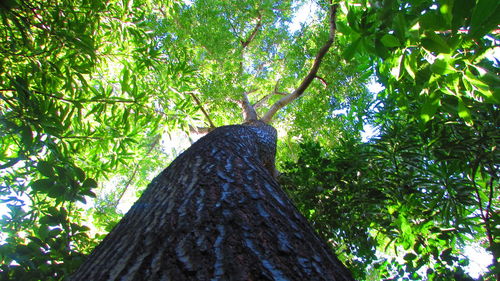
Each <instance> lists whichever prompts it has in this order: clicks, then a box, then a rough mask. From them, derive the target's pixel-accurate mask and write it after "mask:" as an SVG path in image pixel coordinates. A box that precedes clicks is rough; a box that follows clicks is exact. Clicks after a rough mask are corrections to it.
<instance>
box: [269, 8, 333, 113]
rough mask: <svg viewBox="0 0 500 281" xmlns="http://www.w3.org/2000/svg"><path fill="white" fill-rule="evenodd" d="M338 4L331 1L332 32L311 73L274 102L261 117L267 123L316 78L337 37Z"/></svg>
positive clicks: (317, 56)
mask: <svg viewBox="0 0 500 281" xmlns="http://www.w3.org/2000/svg"><path fill="white" fill-rule="evenodd" d="M337 7H338V5H337V4H331V2H330V7H329V8H330V9H329V25H330V33H329V35H328V40H327V41H326V42H325V44H324V45H323V46H322V47H321V49H320V50H319V51H318V53H317V54H316V58H315V59H314V62H313V65H312V67H311V69H310V70H309V73H308V74H307V75H306V77H305V78H304V79H303V80H302V82H301V83H300V85H299V87H297V89H295V90H294V91H293V92H292V93H290V94H289V95H287V96H285V97H283V98H281V99H280V100H278V101H277V102H276V103H274V104H273V105H272V106H271V108H270V109H269V111H268V112H267V113H266V114H265V115H264V117H262V118H261V121H263V122H265V123H269V122H271V119H272V118H273V116H274V114H276V112H278V110H280V109H281V108H283V107H284V106H285V105H287V104H289V103H290V102H292V101H293V100H295V99H297V98H299V97H300V96H301V95H302V94H303V93H304V92H305V90H306V89H307V88H308V87H309V85H310V84H311V82H312V81H313V80H314V78H315V77H317V76H316V74H317V73H318V69H319V67H320V65H321V62H322V60H323V58H324V56H325V55H326V53H327V52H328V50H329V49H330V47H331V46H332V45H333V40H334V38H335V30H336V29H337V27H336V25H335V19H336V16H337Z"/></svg>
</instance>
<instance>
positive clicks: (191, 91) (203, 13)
mask: <svg viewBox="0 0 500 281" xmlns="http://www.w3.org/2000/svg"><path fill="white" fill-rule="evenodd" d="M333 4H335V5H337V6H336V7H337V9H336V21H335V24H334V25H331V24H330V22H329V16H328V11H329V9H330V5H331V2H329V1H323V0H312V1H305V0H281V1H276V0H260V1H257V0H241V1H225V0H194V1H174V0H122V1H115V0H109V1H100V0H80V1H70V0H49V1H47V0H32V1H20V0H4V1H1V2H0V18H1V22H0V26H1V28H0V34H1V36H0V169H1V170H0V177H1V181H0V227H1V233H0V277H1V279H2V280H62V279H63V278H65V277H67V276H68V275H69V274H71V273H72V272H73V271H74V270H75V269H76V268H78V266H79V265H80V264H81V263H82V261H83V260H84V258H85V256H86V255H87V254H89V253H90V251H91V250H92V249H93V248H94V247H95V246H96V245H97V244H98V243H99V242H100V241H101V240H102V239H103V237H104V236H105V235H106V233H108V232H109V231H110V230H111V229H112V227H113V226H114V225H115V224H116V223H117V222H118V221H119V220H120V218H121V217H122V216H123V210H121V209H120V208H117V206H118V205H119V204H120V202H122V203H123V201H126V200H129V201H130V200H131V201H134V200H135V199H136V198H138V197H139V196H140V194H141V192H142V191H143V190H144V188H145V187H146V186H147V184H148V183H149V181H150V180H151V179H152V178H153V177H154V176H155V175H156V174H157V173H158V172H160V171H161V170H162V169H164V168H165V167H167V166H168V164H169V163H170V162H171V161H172V160H173V159H174V158H175V156H177V154H178V151H174V150H172V147H173V146H175V145H174V144H173V143H174V142H175V141H173V139H177V138H181V137H182V136H186V137H184V138H185V139H187V138H193V139H194V138H197V137H199V136H200V135H202V134H203V133H206V132H207V131H209V130H211V129H213V128H214V127H219V126H223V125H229V124H239V123H241V122H242V118H241V115H240V114H241V109H240V107H239V106H240V105H239V104H238V102H237V101H239V100H241V99H242V97H247V98H248V100H249V102H251V103H252V104H253V105H254V107H255V108H257V113H258V114H260V115H261V116H262V115H263V114H264V113H266V112H267V110H268V109H269V108H270V107H271V106H272V105H273V104H275V103H276V102H277V101H278V100H280V99H281V98H282V97H284V96H286V95H289V94H290V93H292V92H294V90H296V89H297V87H299V86H300V85H301V82H302V81H303V80H304V78H305V77H306V76H307V75H308V73H310V69H311V67H313V64H314V63H315V61H316V60H315V58H316V56H317V54H318V52H319V51H320V49H321V48H322V46H324V44H325V42H327V41H328V40H329V38H330V35H332V34H333V35H334V40H333V45H332V46H331V48H330V49H329V50H328V52H327V53H326V54H325V56H324V57H323V59H322V61H321V64H320V65H319V70H318V72H317V73H316V74H315V75H314V77H312V82H311V83H310V84H309V85H308V87H307V89H305V91H304V93H303V94H301V95H300V97H299V98H298V99H296V100H294V101H293V102H291V103H290V104H287V105H286V106H285V107H284V108H282V109H281V110H280V111H279V112H277V113H276V114H275V115H274V118H273V120H272V125H273V126H275V127H276V129H277V130H278V133H279V140H278V156H277V160H276V161H277V167H278V170H279V171H280V172H281V175H280V176H279V181H280V183H281V185H282V187H283V188H284V189H285V191H286V192H287V193H288V194H289V195H290V197H291V198H292V199H293V201H294V203H295V204H296V206H297V207H298V208H299V210H300V211H301V212H302V213H303V214H304V216H306V217H307V218H308V219H309V221H310V222H311V224H312V225H313V227H314V228H315V230H316V231H317V232H318V233H319V234H320V235H321V236H322V237H323V238H324V239H325V241H328V243H329V244H330V245H331V247H332V250H333V251H334V252H335V253H336V255H337V256H338V257H339V258H340V259H341V260H342V261H343V262H344V263H345V264H346V265H347V267H348V268H349V269H350V270H351V271H352V272H353V274H354V276H355V278H356V279H357V280H384V279H387V280H453V279H455V280H475V279H480V280H499V276H500V275H499V274H500V266H499V265H498V261H499V258H500V246H499V242H500V229H499V227H498V225H500V213H499V188H498V186H499V181H498V180H499V179H498V177H499V174H500V173H499V165H500V164H499V159H500V157H499V156H500V155H499V152H498V141H499V140H500V134H499V133H498V128H499V127H500V124H499V112H500V111H499V110H498V109H499V108H498V107H499V103H500V78H499V77H500V76H499V63H500V61H499V59H500V47H499V42H500V41H499V40H500V39H499V34H500V31H499V30H500V27H499V24H500V18H499V17H498V15H499V14H500V2H499V1H497V0H474V1H470V0H439V1H437V0H372V1H367V0H358V1H337V2H334V3H333ZM298 18H303V19H304V20H299V19H298ZM332 26H333V28H332ZM374 83H378V84H379V85H380V89H381V90H380V91H378V92H373V91H370V90H369V88H370V87H369V85H373V84H374ZM370 129H371V130H372V131H373V132H374V134H373V135H372V136H370V137H367V136H366V135H363V132H364V131H368V130H370ZM468 249H469V251H470V250H471V249H474V250H475V251H476V252H479V253H480V254H479V256H481V257H483V260H487V261H488V263H489V265H488V266H487V267H485V268H478V264H477V261H474V260H471V256H470V254H468V253H467V251H468ZM475 259H478V258H477V257H475Z"/></svg>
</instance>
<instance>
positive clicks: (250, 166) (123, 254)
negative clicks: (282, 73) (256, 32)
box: [71, 5, 354, 280]
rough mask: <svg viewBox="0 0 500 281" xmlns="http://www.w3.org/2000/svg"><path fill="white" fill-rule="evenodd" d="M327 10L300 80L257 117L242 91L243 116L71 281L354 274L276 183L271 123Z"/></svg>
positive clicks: (187, 161) (208, 142)
mask: <svg viewBox="0 0 500 281" xmlns="http://www.w3.org/2000/svg"><path fill="white" fill-rule="evenodd" d="M329 9H330V13H329V23H330V36H329V38H328V40H327V42H326V43H325V44H324V45H323V47H322V48H321V49H320V50H319V52H318V54H317V56H316V58H315V61H314V63H313V65H312V67H311V70H310V71H309V73H308V74H307V75H306V77H305V78H304V79H303V81H302V83H301V84H300V85H299V87H298V88H297V89H296V90H295V91H293V92H292V93H290V94H288V95H286V96H285V97H283V98H281V99H280V100H279V101H277V102H276V103H275V104H274V105H273V106H272V107H271V108H270V109H269V111H268V112H267V113H266V114H265V115H264V116H263V117H262V118H261V119H258V116H257V113H256V111H255V108H254V107H253V106H252V105H251V104H250V102H249V101H248V98H247V97H246V95H244V98H243V100H242V101H240V102H239V104H240V105H241V107H242V109H243V112H244V116H245V123H244V124H243V125H239V126H238V125H233V126H223V127H219V128H217V129H215V130H214V131H213V132H211V133H209V134H208V135H207V136H205V137H203V138H202V139H200V140H199V141H197V142H196V143H195V144H193V145H192V146H191V147H190V148H189V149H188V150H186V151H185V152H184V153H183V154H181V155H180V156H179V157H178V158H177V159H176V160H175V161H174V162H173V163H172V164H171V165H170V166H169V167H168V168H167V169H166V170H164V171H163V172H162V173H161V174H160V175H159V176H158V177H156V178H155V179H154V180H153V182H152V183H151V184H150V185H149V187H148V188H147V189H146V190H145V191H144V193H143V195H142V196H141V198H140V199H139V200H138V201H137V202H136V203H135V204H134V206H133V207H132V208H131V209H130V211H129V212H128V213H127V214H126V215H125V216H124V218H123V219H122V220H121V221H120V223H118V225H117V226H116V227H115V228H114V229H113V230H112V231H111V232H110V233H109V235H108V236H107V237H106V238H105V239H104V240H103V242H102V243H101V244H100V245H99V246H97V248H96V249H95V250H94V251H93V253H92V254H91V255H90V256H89V257H88V259H87V261H86V262H85V263H84V264H83V265H82V266H81V267H80V269H79V270H78V271H77V272H76V273H75V274H74V275H72V277H71V279H72V280H105V279H106V280H117V279H124V278H125V279H129V280H134V279H137V278H141V279H148V280H150V279H155V278H156V279H176V280H190V279H195V280H208V279H216V280H221V279H222V280H306V279H307V280H354V279H353V278H352V277H351V274H350V273H349V271H348V270H347V269H346V268H345V267H344V265H343V264H342V263H341V262H340V261H339V260H338V259H337V258H336V257H335V256H334V255H333V254H332V253H331V250H330V248H329V246H328V245H327V244H326V243H324V242H323V241H321V239H320V238H319V237H318V236H317V235H316V233H315V232H314V230H313V229H312V228H311V227H310V226H309V225H308V223H307V220H306V219H305V218H304V217H303V216H302V215H301V214H300V213H299V212H298V210H297V209H296V208H295V207H294V206H293V204H292V202H291V201H290V200H289V199H288V197H287V195H286V194H285V193H284V192H283V191H282V190H281V189H280V187H279V185H278V183H277V182H276V180H275V178H274V177H275V175H276V169H275V155H276V138H277V133H276V130H275V129H274V128H273V127H271V126H270V125H266V123H268V122H270V120H271V118H272V116H273V115H274V114H275V113H276V112H277V111H278V110H279V109H280V108H282V107H283V106H285V105H286V104H288V103H290V102H291V101H293V100H295V99H297V98H298V97H300V95H302V94H303V93H304V91H305V90H306V89H307V87H308V86H309V84H310V83H311V82H312V80H313V79H314V78H315V77H316V73H317V72H318V69H319V66H320V64H321V62H322V59H323V57H324V56H325V54H326V53H327V52H328V50H329V49H330V47H331V45H332V43H333V38H334V37H333V36H334V34H335V16H336V9H337V6H336V5H331V6H330V8H329ZM252 36H253V35H252ZM248 40H249V41H251V38H249V39H248ZM249 41H245V42H243V43H242V44H243V47H246V45H248V43H249Z"/></svg>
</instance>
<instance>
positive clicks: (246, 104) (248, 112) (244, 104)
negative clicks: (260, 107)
mask: <svg viewBox="0 0 500 281" xmlns="http://www.w3.org/2000/svg"><path fill="white" fill-rule="evenodd" d="M240 106H241V109H243V118H244V119H245V122H248V121H254V120H257V119H258V116H257V112H256V111H255V108H254V107H253V106H252V104H251V103H250V101H249V100H248V93H243V100H242V101H241V104H240Z"/></svg>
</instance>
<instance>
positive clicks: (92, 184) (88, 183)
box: [82, 179, 97, 189]
mask: <svg viewBox="0 0 500 281" xmlns="http://www.w3.org/2000/svg"><path fill="white" fill-rule="evenodd" d="M82 187H83V188H84V189H92V188H96V187H97V182H96V181H95V180H94V179H86V180H85V181H84V182H83V184H82Z"/></svg>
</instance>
